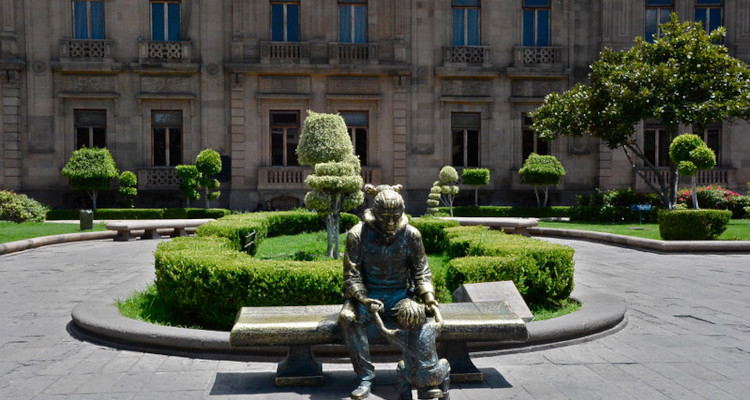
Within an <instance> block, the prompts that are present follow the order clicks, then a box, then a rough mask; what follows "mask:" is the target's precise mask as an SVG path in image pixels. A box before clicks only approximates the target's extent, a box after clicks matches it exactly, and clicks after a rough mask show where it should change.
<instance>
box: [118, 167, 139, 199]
mask: <svg viewBox="0 0 750 400" xmlns="http://www.w3.org/2000/svg"><path fill="white" fill-rule="evenodd" d="M119 181H120V188H119V190H118V192H119V193H120V194H121V195H123V196H124V197H125V199H126V200H125V203H126V204H127V206H128V207H131V208H132V207H134V206H135V196H137V195H138V188H137V187H136V186H137V185H138V177H137V176H135V174H134V173H132V172H130V171H123V172H122V173H121V174H120V179H119Z"/></svg>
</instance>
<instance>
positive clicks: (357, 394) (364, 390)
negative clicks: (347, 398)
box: [351, 381, 372, 400]
mask: <svg viewBox="0 0 750 400" xmlns="http://www.w3.org/2000/svg"><path fill="white" fill-rule="evenodd" d="M371 388H372V382H371V381H362V382H360V383H359V386H357V388H356V389H354V390H353V391H352V394H351V397H352V399H354V400H359V399H364V398H365V397H367V396H369V395H370V389H371Z"/></svg>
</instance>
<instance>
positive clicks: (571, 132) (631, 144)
mask: <svg viewBox="0 0 750 400" xmlns="http://www.w3.org/2000/svg"><path fill="white" fill-rule="evenodd" d="M660 32H661V36H660V37H659V38H657V39H655V40H654V42H653V43H648V42H646V41H644V40H643V39H642V38H636V40H635V45H634V46H633V47H632V48H630V49H628V50H625V51H621V52H616V51H613V50H610V49H605V50H604V51H602V52H601V53H600V55H599V56H600V58H599V60H597V61H596V62H594V63H593V64H592V65H591V72H590V74H589V83H588V84H580V83H579V84H576V85H575V86H574V87H573V88H572V89H570V90H569V91H567V92H564V93H552V94H550V95H548V96H547V97H546V98H545V100H544V104H542V106H541V107H540V108H538V109H537V110H536V111H535V112H534V113H533V114H532V117H533V120H534V123H533V125H532V128H533V129H534V131H535V132H536V134H537V135H538V136H539V137H541V138H545V139H553V138H556V137H558V136H561V135H565V136H581V135H584V134H591V135H593V136H594V137H597V138H600V139H601V140H603V141H604V142H605V143H606V144H607V146H608V147H609V148H610V149H616V148H622V149H623V150H624V151H625V155H626V156H627V158H628V160H629V161H630V164H631V166H632V168H633V170H634V171H635V173H636V174H638V175H639V176H641V177H642V178H644V180H645V174H644V173H643V172H642V171H640V170H638V169H637V168H636V162H635V160H636V159H640V160H642V162H643V164H644V165H645V166H646V167H647V168H649V169H651V170H652V171H653V172H654V173H655V176H656V177H657V178H658V183H657V184H656V185H655V184H652V183H651V182H649V181H648V180H645V181H646V183H647V184H648V185H649V187H651V189H652V190H654V192H656V193H658V194H659V195H660V196H661V197H662V199H663V201H664V205H665V207H668V208H673V207H674V204H675V193H676V190H677V168H676V166H674V165H673V166H671V167H670V174H669V176H668V177H667V178H666V179H665V178H664V177H662V175H661V174H660V173H658V169H657V167H656V166H655V165H653V164H652V163H651V162H649V160H648V159H647V158H646V155H645V153H644V151H643V150H642V149H641V147H640V146H639V145H638V142H637V140H636V137H635V129H634V126H635V125H636V124H637V123H638V122H640V121H642V120H644V119H647V118H655V119H658V120H660V121H661V123H662V124H663V125H664V127H665V129H666V131H667V134H668V135H669V140H670V142H671V141H672V140H673V139H674V138H675V137H676V136H677V131H678V128H679V126H680V125H683V124H686V125H694V126H695V127H696V128H697V129H698V130H701V131H702V130H703V128H704V127H705V126H706V124H708V123H710V122H713V121H720V120H724V119H727V118H742V119H745V120H747V119H750V69H749V68H748V66H747V65H746V64H745V63H743V62H742V61H740V60H738V59H736V58H734V57H731V56H730V55H729V54H728V50H727V48H726V47H725V46H724V45H722V44H721V42H722V38H723V37H724V35H725V32H726V31H725V29H724V28H718V29H716V30H715V31H713V32H711V33H706V31H705V29H704V28H703V27H702V26H701V24H700V23H698V22H685V23H680V22H679V20H678V19H677V15H676V14H672V18H671V21H670V22H668V23H666V24H664V25H662V26H661V27H660Z"/></svg>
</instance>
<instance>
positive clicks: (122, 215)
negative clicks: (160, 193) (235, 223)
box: [47, 208, 231, 221]
mask: <svg viewBox="0 0 750 400" xmlns="http://www.w3.org/2000/svg"><path fill="white" fill-rule="evenodd" d="M229 214H231V211H229V210H227V209H226V208H209V209H205V208H100V209H98V210H95V211H94V218H95V219H162V218H165V219H187V218H216V219H218V218H221V217H224V216H226V215H229ZM78 218H79V211H78V210H49V211H47V219H49V220H52V221H59V220H71V219H72V220H76V219H78Z"/></svg>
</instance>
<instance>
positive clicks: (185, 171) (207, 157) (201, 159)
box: [177, 149, 221, 208]
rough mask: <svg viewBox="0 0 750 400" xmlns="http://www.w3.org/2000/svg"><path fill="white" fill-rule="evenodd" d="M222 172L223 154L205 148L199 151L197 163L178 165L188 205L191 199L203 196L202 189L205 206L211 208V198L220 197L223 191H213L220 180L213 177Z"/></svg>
mask: <svg viewBox="0 0 750 400" xmlns="http://www.w3.org/2000/svg"><path fill="white" fill-rule="evenodd" d="M219 172H221V156H220V155H219V153H217V152H216V151H214V150H211V149H205V150H203V151H201V152H200V153H198V156H197V157H196V158H195V165H190V164H182V165H178V166H177V176H179V177H180V179H181V180H182V182H180V191H182V194H183V195H185V199H186V202H187V206H188V207H190V200H198V199H200V198H201V195H200V190H203V198H204V199H205V207H206V208H211V204H210V200H215V199H218V198H219V196H220V195H221V192H220V191H218V190H216V191H213V192H212V191H211V190H214V189H218V188H219V181H218V180H217V179H214V178H211V176H212V175H216V174H218V173H219Z"/></svg>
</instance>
